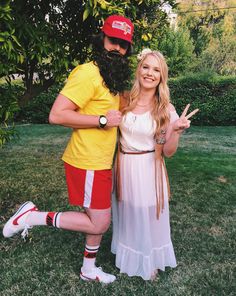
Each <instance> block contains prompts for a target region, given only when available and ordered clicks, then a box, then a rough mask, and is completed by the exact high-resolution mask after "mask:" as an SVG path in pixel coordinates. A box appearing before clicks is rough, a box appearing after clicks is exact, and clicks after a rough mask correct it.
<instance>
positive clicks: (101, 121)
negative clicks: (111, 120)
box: [99, 115, 107, 128]
mask: <svg viewBox="0 0 236 296" xmlns="http://www.w3.org/2000/svg"><path fill="white" fill-rule="evenodd" d="M106 125H107V118H106V116H104V115H100V116H99V127H100V128H104V127H105V126H106Z"/></svg>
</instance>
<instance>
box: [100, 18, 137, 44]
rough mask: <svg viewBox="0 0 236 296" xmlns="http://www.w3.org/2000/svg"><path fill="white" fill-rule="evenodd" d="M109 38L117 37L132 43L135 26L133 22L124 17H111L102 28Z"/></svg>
mask: <svg viewBox="0 0 236 296" xmlns="http://www.w3.org/2000/svg"><path fill="white" fill-rule="evenodd" d="M102 31H103V32H104V33H105V34H106V35H107V36H108V37H115V38H119V39H123V40H126V41H128V42H130V43H132V37H133V33H134V25H133V24H132V22H131V20H130V19H128V18H126V17H124V16H122V15H111V16H109V17H108V18H107V19H106V20H105V22H104V24H103V27H102Z"/></svg>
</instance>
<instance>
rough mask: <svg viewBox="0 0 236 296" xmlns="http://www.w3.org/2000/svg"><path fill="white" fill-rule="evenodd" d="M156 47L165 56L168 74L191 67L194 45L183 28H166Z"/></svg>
mask: <svg viewBox="0 0 236 296" xmlns="http://www.w3.org/2000/svg"><path fill="white" fill-rule="evenodd" d="M154 47H155V46H154ZM157 47H158V49H159V50H160V51H161V52H162V53H163V54H164V56H165V57H166V60H167V64H168V67H169V75H170V76H172V77H173V76H177V75H179V74H183V73H184V72H187V71H188V70H189V69H191V68H192V67H193V64H194V61H195V55H194V46H193V42H192V39H191V38H190V34H189V31H188V30H186V29H185V28H179V29H178V30H172V29H169V30H167V31H166V33H165V34H164V36H163V37H162V38H161V40H160V41H159V42H158V46H157Z"/></svg>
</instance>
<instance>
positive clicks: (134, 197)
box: [111, 111, 178, 280]
mask: <svg viewBox="0 0 236 296" xmlns="http://www.w3.org/2000/svg"><path fill="white" fill-rule="evenodd" d="M170 117H171V121H174V120H176V119H177V118H178V115H177V113H176V112H171V113H170ZM120 131H121V137H120V144H121V145H120V146H121V148H122V150H123V151H126V152H132V151H147V150H154V147H155V143H154V131H155V124H154V122H153V120H152V116H151V113H150V112H149V111H148V112H146V113H143V114H134V113H133V112H128V113H127V114H126V115H125V116H123V119H122V123H121V125H120ZM119 161H120V165H119V167H120V186H121V200H120V201H117V199H116V197H115V196H113V202H112V203H113V204H112V219H113V236H112V245H111V251H112V253H114V254H116V266H117V267H118V268H119V269H120V272H121V273H127V274H128V275H129V276H140V277H142V278H143V279H144V280H149V279H151V276H152V275H153V273H154V272H155V271H156V270H157V269H160V270H163V271H164V270H165V267H167V266H169V267H172V268H174V267H176V259H175V254H174V249H173V245H172V242H171V234H170V219H169V204H168V188H167V181H166V177H165V174H164V173H163V188H164V210H163V211H162V212H161V214H160V217H159V219H157V205H156V188H155V154H154V152H153V153H146V154H138V155H137V154H136V155H134V154H132V155H130V154H123V153H120V157H119Z"/></svg>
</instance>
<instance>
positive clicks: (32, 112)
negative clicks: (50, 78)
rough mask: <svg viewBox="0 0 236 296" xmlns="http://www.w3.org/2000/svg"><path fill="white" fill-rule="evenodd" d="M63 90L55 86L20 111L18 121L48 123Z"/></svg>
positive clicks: (59, 86)
mask: <svg viewBox="0 0 236 296" xmlns="http://www.w3.org/2000/svg"><path fill="white" fill-rule="evenodd" d="M61 88H62V86H61V85H53V86H52V87H50V88H49V89H48V90H47V91H45V92H43V93H41V94H40V95H38V96H37V97H35V98H34V99H33V100H31V101H30V102H29V103H28V104H27V105H26V106H24V107H22V108H21V109H20V111H19V113H18V114H17V117H16V120H17V121H20V122H30V123H48V115H49V112H50V110H51V107H52V104H53V102H54V101H55V98H56V96H57V95H58V93H59V91H60V90H61Z"/></svg>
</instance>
